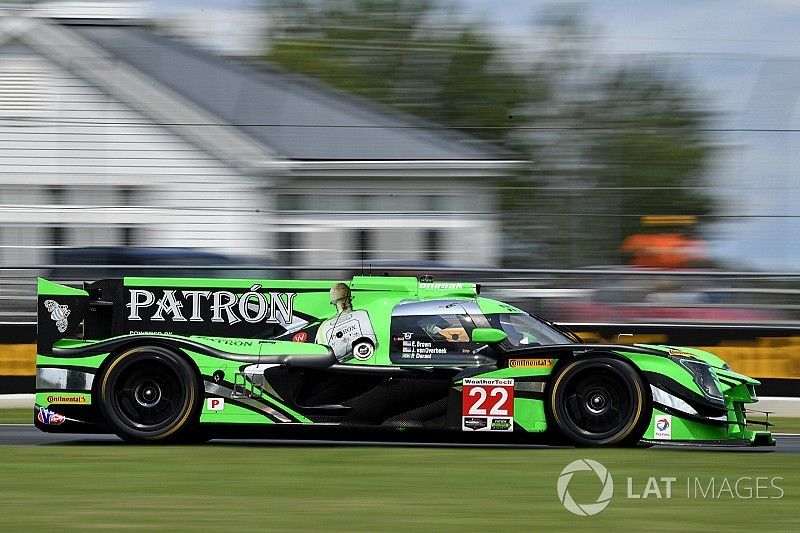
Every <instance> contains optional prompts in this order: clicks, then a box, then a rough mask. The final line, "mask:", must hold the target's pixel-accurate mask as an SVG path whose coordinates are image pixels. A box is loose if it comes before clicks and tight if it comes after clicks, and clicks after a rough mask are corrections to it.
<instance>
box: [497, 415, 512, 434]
mask: <svg viewBox="0 0 800 533" xmlns="http://www.w3.org/2000/svg"><path fill="white" fill-rule="evenodd" d="M513 426H514V424H513V423H512V422H511V419H510V418H495V419H492V426H491V431H511V430H512V429H513Z"/></svg>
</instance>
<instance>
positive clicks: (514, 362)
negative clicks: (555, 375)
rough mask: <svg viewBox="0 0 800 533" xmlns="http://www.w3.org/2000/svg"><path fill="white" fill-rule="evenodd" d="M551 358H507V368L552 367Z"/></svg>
mask: <svg viewBox="0 0 800 533" xmlns="http://www.w3.org/2000/svg"><path fill="white" fill-rule="evenodd" d="M553 363H554V360H553V359H509V360H508V366H509V368H553Z"/></svg>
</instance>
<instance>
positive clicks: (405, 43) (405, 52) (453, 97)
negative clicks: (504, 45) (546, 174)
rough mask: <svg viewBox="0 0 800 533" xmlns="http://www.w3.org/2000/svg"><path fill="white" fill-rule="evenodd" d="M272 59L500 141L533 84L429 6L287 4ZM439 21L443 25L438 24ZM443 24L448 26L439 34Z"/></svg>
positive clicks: (394, 1)
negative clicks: (438, 19) (436, 22)
mask: <svg viewBox="0 0 800 533" xmlns="http://www.w3.org/2000/svg"><path fill="white" fill-rule="evenodd" d="M280 7H281V9H280V10H278V11H277V13H278V16H279V17H280V18H281V22H280V23H279V30H278V31H277V32H276V34H275V35H274V37H273V39H272V41H271V47H270V49H269V51H268V52H267V53H266V58H267V59H269V60H270V61H273V62H276V63H279V64H280V65H282V66H283V67H285V68H287V69H289V70H293V71H296V72H300V73H303V74H306V75H309V76H312V77H314V78H317V79H319V80H322V81H324V82H326V83H328V84H330V85H332V86H334V87H338V88H340V89H343V90H346V91H350V92H353V93H356V94H359V95H361V96H364V97H366V98H369V99H371V100H374V101H377V102H381V103H383V104H387V105H390V106H392V107H395V108H397V109H398V110H400V111H403V112H406V113H411V114H414V115H417V116H420V117H423V118H425V119H427V120H431V121H435V122H438V123H440V124H442V125H444V126H450V127H454V128H459V129H464V130H465V131H468V132H469V133H470V134H471V135H474V136H477V137H483V138H487V139H491V140H493V141H500V142H502V141H503V140H504V139H506V138H507V137H508V135H509V132H510V131H512V127H513V125H514V121H513V117H512V115H513V111H514V110H515V109H516V108H517V107H518V106H519V105H520V104H521V103H523V102H525V101H527V100H528V99H529V98H528V94H527V80H526V76H525V74H524V73H518V72H515V71H514V70H513V69H512V68H511V67H510V66H509V65H508V64H507V63H506V62H505V60H504V59H503V55H502V49H501V48H500V47H499V46H498V45H496V44H495V43H494V42H493V41H492V40H491V39H489V38H487V37H486V36H485V35H484V34H483V33H481V32H480V31H479V30H478V28H476V27H475V25H474V24H471V23H465V22H461V21H459V20H458V19H457V18H455V17H454V16H448V15H447V14H446V13H444V11H443V10H442V9H440V6H439V5H438V4H437V3H436V2H434V1H430V0H331V1H326V2H307V1H290V2H283V3H281V4H280ZM436 17H445V22H444V23H439V24H438V25H435V26H434V24H433V20H434V18H436ZM442 24H445V25H446V27H442Z"/></svg>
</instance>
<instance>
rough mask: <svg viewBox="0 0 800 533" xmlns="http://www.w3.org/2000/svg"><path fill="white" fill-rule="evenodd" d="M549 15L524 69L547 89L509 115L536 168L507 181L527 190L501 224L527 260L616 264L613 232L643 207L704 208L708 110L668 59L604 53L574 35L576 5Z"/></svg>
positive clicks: (629, 227)
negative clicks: (530, 256) (525, 247)
mask: <svg viewBox="0 0 800 533" xmlns="http://www.w3.org/2000/svg"><path fill="white" fill-rule="evenodd" d="M550 15H551V16H550V17H547V18H546V19H545V28H546V29H549V30H550V31H549V34H550V35H553V38H552V41H551V42H550V45H549V47H548V49H547V51H546V52H544V53H543V54H542V55H541V57H540V58H539V59H538V60H537V61H536V62H535V64H534V66H533V67H532V71H534V72H536V75H537V78H538V79H539V80H542V82H544V83H546V85H547V87H548V91H547V93H548V95H549V98H548V101H547V103H546V104H545V105H541V104H535V105H528V106H526V107H525V110H524V111H523V112H521V113H519V114H520V116H521V117H522V118H523V120H524V122H525V125H526V126H527V128H525V129H521V130H520V131H519V132H518V133H517V135H518V137H519V138H518V139H517V142H518V143H519V144H522V145H526V146H528V147H529V149H530V158H531V160H532V161H534V162H535V169H536V170H535V172H534V173H533V174H532V175H530V176H525V177H523V178H522V179H520V180H519V182H518V183H517V186H518V188H521V189H523V190H524V191H525V192H527V193H528V194H520V193H519V192H515V194H514V195H513V197H512V198H511V199H510V200H509V201H510V202H511V203H512V204H515V205H512V207H510V208H508V209H507V210H506V212H508V213H510V215H509V219H511V222H510V224H508V225H507V226H509V225H511V224H513V226H514V228H515V234H516V235H517V239H519V240H525V241H526V242H527V243H528V244H529V247H530V248H532V249H534V248H535V249H536V250H538V254H537V258H538V259H539V261H538V262H537V263H536V265H537V266H561V267H578V266H586V265H612V264H619V263H620V262H624V261H625V260H626V259H627V258H626V257H625V256H624V255H623V254H622V253H621V251H620V245H621V243H622V242H623V240H624V239H625V238H626V237H627V236H629V235H631V234H634V233H638V232H641V231H647V230H646V229H644V228H643V227H642V224H641V217H642V216H645V215H693V216H696V217H703V216H706V215H709V214H710V213H712V212H713V208H714V202H713V199H712V198H710V197H709V196H708V195H707V194H706V193H705V192H704V191H705V189H704V188H703V187H702V185H703V180H704V178H705V171H706V167H707V165H708V162H709V160H710V159H711V156H712V154H713V149H714V147H713V145H712V144H711V142H710V141H709V139H708V133H707V132H708V123H709V119H710V116H709V113H708V112H707V111H705V110H704V109H703V108H702V107H701V104H700V102H701V100H700V99H699V98H698V97H697V95H696V94H695V92H694V91H693V90H692V87H691V86H690V85H689V84H688V83H687V82H686V81H685V80H682V79H681V78H680V77H679V76H677V75H674V74H673V73H671V72H670V70H669V69H668V68H665V67H664V66H663V65H659V64H657V63H654V62H653V61H652V60H647V61H641V60H640V61H637V62H624V63H622V64H614V63H613V62H609V61H608V60H605V59H603V58H601V57H599V56H598V55H597V54H595V53H594V52H592V50H590V49H589V48H588V47H587V46H586V45H585V44H582V43H586V42H587V40H586V39H585V38H583V36H584V35H585V34H586V33H587V31H586V28H585V26H584V25H583V23H582V22H581V19H580V17H579V16H577V15H576V14H575V13H574V12H571V11H564V10H558V11H557V12H556V13H555V15H554V13H553V12H551V13H550ZM553 15H554V16H553ZM534 199H535V201H531V200H534ZM526 200H527V201H526ZM525 205H527V206H528V208H527V211H526V210H525ZM531 206H533V209H531ZM526 213H527V216H526ZM701 219H702V218H701ZM661 231H664V230H663V229H662V230H661ZM514 266H523V265H522V264H515V265H514ZM528 266H530V264H529V265H528Z"/></svg>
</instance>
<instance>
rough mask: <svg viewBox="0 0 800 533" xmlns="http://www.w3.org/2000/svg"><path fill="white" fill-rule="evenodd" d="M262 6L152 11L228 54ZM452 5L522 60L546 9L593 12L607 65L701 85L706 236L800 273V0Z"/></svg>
mask: <svg viewBox="0 0 800 533" xmlns="http://www.w3.org/2000/svg"><path fill="white" fill-rule="evenodd" d="M265 3H266V4H269V2H268V1H264V2H262V1H251V0H227V1H223V0H167V1H163V0H162V1H160V2H155V1H153V2H150V3H149V4H148V5H149V8H150V9H151V10H152V12H153V14H154V15H156V16H165V15H169V14H174V13H177V12H185V11H187V10H191V11H192V12H194V13H195V16H200V18H202V17H203V16H207V17H208V18H209V19H210V20H212V21H213V25H214V26H215V27H216V28H217V29H216V31H215V32H214V38H215V39H217V40H218V41H219V42H220V43H222V44H221V46H222V48H225V47H226V46H228V47H230V46H232V45H231V43H235V42H237V41H236V37H237V33H241V32H236V31H231V29H230V28H232V27H237V26H238V25H239V24H240V23H241V21H242V20H246V19H247V15H246V13H248V12H249V13H252V12H253V10H261V9H263V7H262V6H263V5H264V4H265ZM443 3H444V4H445V5H451V6H454V7H455V8H456V9H458V10H460V11H463V12H464V13H465V16H466V17H468V18H473V19H475V20H480V21H485V22H488V23H489V24H488V25H489V27H490V29H491V32H492V33H494V34H495V35H496V36H497V37H498V38H499V39H501V40H502V41H504V42H506V43H507V44H508V46H509V47H510V48H511V49H512V50H514V51H515V52H516V53H518V54H520V55H521V56H524V55H525V54H535V53H536V51H537V50H539V49H541V44H542V38H541V37H540V34H539V33H538V32H537V31H536V29H535V28H536V26H535V21H536V20H537V18H540V17H541V16H542V14H543V13H544V12H546V10H547V9H548V8H549V7H552V6H559V5H561V6H562V7H563V6H565V5H568V6H575V9H578V10H579V11H580V12H581V13H582V14H583V15H584V17H585V20H586V22H588V25H589V27H590V28H591V30H590V32H589V33H590V35H588V36H587V40H588V41H589V42H590V46H591V47H592V49H594V50H596V51H597V52H599V53H601V54H605V55H606V56H607V57H608V60H609V61H617V62H620V61H637V60H641V59H645V60H651V59H653V58H654V57H656V58H659V60H661V61H668V62H669V65H670V68H675V69H677V70H678V71H679V72H680V73H682V74H684V75H686V76H687V77H688V78H689V79H690V80H691V81H692V82H693V84H694V85H695V86H696V87H697V89H698V93H699V95H700V97H701V98H702V99H703V104H704V105H705V106H706V107H707V108H708V109H710V110H712V111H714V113H715V116H716V117H717V121H718V123H717V124H715V127H718V128H720V129H722V130H728V131H723V132H720V133H717V134H716V135H715V137H714V142H715V143H716V144H717V145H718V146H719V147H720V150H719V151H718V154H719V155H718V157H717V159H716V161H715V163H714V165H713V168H712V169H711V171H710V175H709V183H710V184H711V185H712V186H713V187H714V190H715V192H716V193H717V194H718V196H719V197H720V198H722V199H723V200H724V206H725V208H724V209H725V210H724V214H725V215H728V216H729V218H723V219H722V222H720V223H718V224H715V225H714V226H712V227H711V228H710V229H709V231H708V238H709V239H710V243H711V250H712V252H713V253H714V254H715V255H716V256H717V257H718V258H719V259H722V260H724V261H727V262H728V263H729V264H730V265H732V266H739V267H741V268H758V269H767V270H773V271H780V270H791V271H797V270H800V239H793V238H791V236H793V235H794V234H798V235H800V179H798V170H797V169H799V168H800V165H799V164H798V163H800V155H798V154H800V101H799V100H798V96H800V32H798V29H800V0H670V1H663V0H660V1H652V0H594V1H584V2H574V1H570V2H567V1H557V0H556V1H553V0H443ZM198 13H199V15H198ZM242 13H245V16H244V17H242ZM231 21H233V22H231ZM251 43H252V42H251ZM244 44H245V46H247V45H248V43H244ZM233 48H235V46H233ZM753 130H758V131H753ZM765 130H782V131H765ZM785 130H798V131H788V132H787V131H785Z"/></svg>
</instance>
